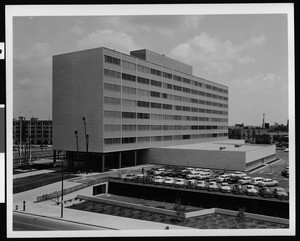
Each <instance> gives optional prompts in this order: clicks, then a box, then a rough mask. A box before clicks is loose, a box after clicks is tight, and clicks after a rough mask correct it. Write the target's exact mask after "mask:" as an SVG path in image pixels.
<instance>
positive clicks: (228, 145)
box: [156, 139, 271, 152]
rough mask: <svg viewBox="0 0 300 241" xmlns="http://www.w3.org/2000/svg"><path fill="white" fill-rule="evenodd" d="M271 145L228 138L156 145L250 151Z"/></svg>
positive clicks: (209, 149) (188, 148)
mask: <svg viewBox="0 0 300 241" xmlns="http://www.w3.org/2000/svg"><path fill="white" fill-rule="evenodd" d="M236 145H239V147H236ZM269 146H271V145H263V144H259V145H258V144H245V143H243V140H231V139H228V140H221V141H214V142H204V143H194V144H186V145H174V146H166V147H156V148H164V149H182V150H205V151H236V152H248V151H254V150H258V149H263V148H265V147H269ZM221 147H225V148H224V149H222V150H220V148H221Z"/></svg>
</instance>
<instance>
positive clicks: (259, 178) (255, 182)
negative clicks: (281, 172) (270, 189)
mask: <svg viewBox="0 0 300 241" xmlns="http://www.w3.org/2000/svg"><path fill="white" fill-rule="evenodd" d="M262 180H263V178H262V177H252V181H251V182H250V184H251V185H254V186H256V185H257V184H258V183H259V182H261V181H262Z"/></svg>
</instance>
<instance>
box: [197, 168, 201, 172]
mask: <svg viewBox="0 0 300 241" xmlns="http://www.w3.org/2000/svg"><path fill="white" fill-rule="evenodd" d="M195 171H196V172H202V171H203V169H202V168H195Z"/></svg>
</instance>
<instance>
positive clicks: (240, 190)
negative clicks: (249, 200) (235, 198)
mask: <svg viewBox="0 0 300 241" xmlns="http://www.w3.org/2000/svg"><path fill="white" fill-rule="evenodd" d="M232 193H234V194H244V193H245V192H244V189H243V187H242V185H241V184H235V185H234V186H233V188H232Z"/></svg>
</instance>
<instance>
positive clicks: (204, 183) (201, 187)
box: [196, 181, 206, 190]
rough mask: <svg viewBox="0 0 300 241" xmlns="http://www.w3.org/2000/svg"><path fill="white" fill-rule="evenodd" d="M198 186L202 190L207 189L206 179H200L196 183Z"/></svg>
mask: <svg viewBox="0 0 300 241" xmlns="http://www.w3.org/2000/svg"><path fill="white" fill-rule="evenodd" d="M196 188H197V189H200V190H205V189H206V182H205V181H198V182H197V184H196Z"/></svg>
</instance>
